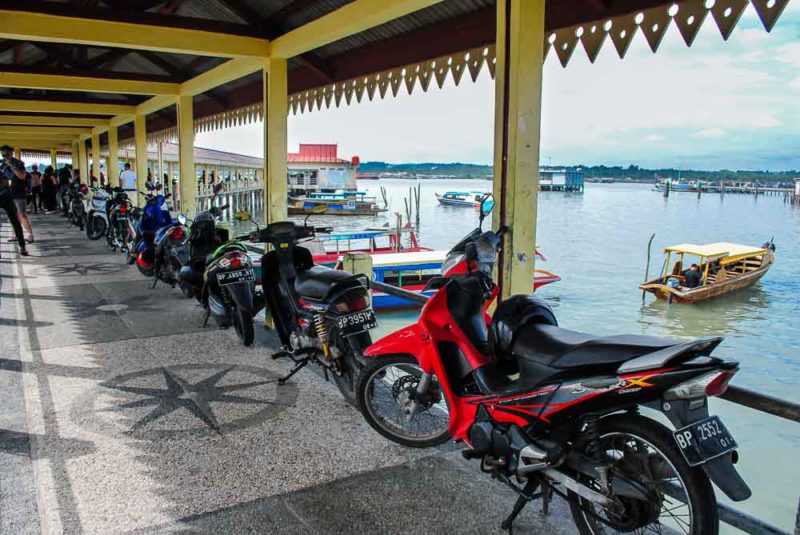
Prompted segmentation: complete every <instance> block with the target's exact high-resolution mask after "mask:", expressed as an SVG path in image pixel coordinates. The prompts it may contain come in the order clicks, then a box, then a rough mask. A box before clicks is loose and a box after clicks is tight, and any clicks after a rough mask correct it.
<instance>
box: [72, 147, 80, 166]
mask: <svg viewBox="0 0 800 535" xmlns="http://www.w3.org/2000/svg"><path fill="white" fill-rule="evenodd" d="M78 158H79V155H78V145H77V144H76V143H73V144H72V168H73V169H75V168H76V167H78Z"/></svg>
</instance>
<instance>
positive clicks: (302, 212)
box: [288, 206, 386, 216]
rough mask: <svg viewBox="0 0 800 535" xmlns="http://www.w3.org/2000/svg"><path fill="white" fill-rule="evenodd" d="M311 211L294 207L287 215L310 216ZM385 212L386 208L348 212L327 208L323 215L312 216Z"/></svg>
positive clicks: (290, 207)
mask: <svg viewBox="0 0 800 535" xmlns="http://www.w3.org/2000/svg"><path fill="white" fill-rule="evenodd" d="M311 210H312V209H311V208H298V207H296V206H289V208H288V214H289V215H310V214H312V213H313V212H312V211H311ZM385 211H386V208H375V209H369V208H356V209H353V210H348V209H336V208H331V207H328V211H327V212H325V213H324V214H314V215H316V216H326V215H337V216H339V215H378V214H382V213H383V212H385Z"/></svg>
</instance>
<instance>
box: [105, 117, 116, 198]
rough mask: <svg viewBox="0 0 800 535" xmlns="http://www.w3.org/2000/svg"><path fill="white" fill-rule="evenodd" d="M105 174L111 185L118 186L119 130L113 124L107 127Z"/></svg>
mask: <svg viewBox="0 0 800 535" xmlns="http://www.w3.org/2000/svg"><path fill="white" fill-rule="evenodd" d="M106 176H107V177H108V183H109V184H111V186H112V187H117V186H119V130H117V127H116V126H114V125H111V126H109V127H108V160H107V161H106Z"/></svg>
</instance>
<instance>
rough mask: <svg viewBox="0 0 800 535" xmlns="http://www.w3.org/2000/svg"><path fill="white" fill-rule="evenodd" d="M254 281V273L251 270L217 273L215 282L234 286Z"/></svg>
mask: <svg viewBox="0 0 800 535" xmlns="http://www.w3.org/2000/svg"><path fill="white" fill-rule="evenodd" d="M255 280H256V273H255V271H253V270H252V269H240V270H239V271H223V272H222V273H217V282H218V283H220V284H235V283H237V282H250V281H255Z"/></svg>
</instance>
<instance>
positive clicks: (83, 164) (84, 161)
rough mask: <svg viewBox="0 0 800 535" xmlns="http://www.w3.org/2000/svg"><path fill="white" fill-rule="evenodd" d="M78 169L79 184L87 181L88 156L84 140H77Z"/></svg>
mask: <svg viewBox="0 0 800 535" xmlns="http://www.w3.org/2000/svg"><path fill="white" fill-rule="evenodd" d="M78 171H80V176H81V184H88V183H89V156H88V155H87V154H86V140H85V139H81V140H80V141H78Z"/></svg>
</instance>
